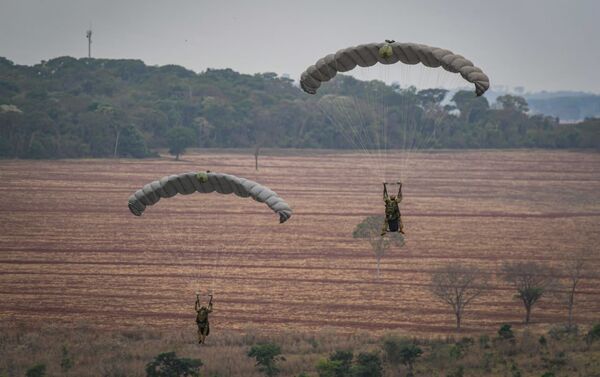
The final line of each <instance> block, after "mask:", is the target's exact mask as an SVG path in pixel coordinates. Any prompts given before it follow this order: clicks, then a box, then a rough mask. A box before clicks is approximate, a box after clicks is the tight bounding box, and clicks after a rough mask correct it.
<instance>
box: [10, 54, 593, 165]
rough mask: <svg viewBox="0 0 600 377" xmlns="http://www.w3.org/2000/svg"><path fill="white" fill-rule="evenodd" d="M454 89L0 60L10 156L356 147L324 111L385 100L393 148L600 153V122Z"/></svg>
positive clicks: (374, 129)
mask: <svg viewBox="0 0 600 377" xmlns="http://www.w3.org/2000/svg"><path fill="white" fill-rule="evenodd" d="M446 94H447V93H446V91H444V90H422V91H417V90H416V89H415V88H412V87H411V88H400V87H399V86H397V85H391V86H389V85H385V84H383V83H382V82H379V81H371V82H365V81H358V80H356V79H354V78H352V77H348V76H339V77H338V78H336V79H335V80H333V82H331V83H328V84H326V85H324V86H323V87H322V88H321V90H320V92H319V94H318V95H316V96H311V95H308V94H305V93H304V92H302V91H301V90H300V89H299V88H298V87H296V86H295V85H294V83H293V81H292V80H290V79H288V78H284V77H279V76H278V75H277V74H275V73H262V74H255V75H246V74H240V73H237V72H234V71H232V70H231V69H218V70H217V69H209V70H207V71H206V72H202V73H195V72H192V71H189V70H187V69H185V68H183V67H180V66H175V65H167V66H161V67H157V66H146V65H145V64H144V63H143V62H142V61H139V60H109V59H87V58H84V59H75V58H72V57H60V58H56V59H52V60H49V61H44V62H42V63H40V64H37V65H34V66H22V65H15V64H14V63H13V62H11V61H10V60H8V59H5V58H1V57H0V157H4V158H11V157H21V158H69V157H109V156H129V157H145V156H149V155H152V154H153V153H152V150H154V149H157V148H164V147H171V149H176V150H177V149H181V146H182V145H181V144H182V140H184V143H183V144H184V145H185V146H189V147H220V148H247V147H257V146H264V147H283V148H286V147H289V148H330V149H332V148H333V149H335V148H354V147H355V145H353V144H352V142H350V141H349V140H348V135H347V134H344V130H343V129H341V128H340V127H339V124H336V120H335V119H334V118H332V117H331V116H327V114H324V112H323V108H324V104H325V105H326V104H327V103H337V102H336V101H338V100H343V99H346V98H352V101H354V102H353V103H355V104H357V103H363V102H364V104H368V103H369V100H372V99H373V98H377V99H381V101H382V103H385V104H386V107H387V109H386V112H385V114H386V115H385V124H386V127H387V130H388V131H386V146H387V147H388V148H401V147H402V146H403V145H404V146H405V145H406V139H407V137H408V134H407V131H406V130H407V128H408V129H409V130H413V131H412V133H411V134H410V137H411V140H412V141H411V144H413V145H423V146H427V147H429V148H520V147H539V148H598V149H600V119H589V120H586V121H584V122H582V123H578V124H573V125H560V124H559V123H558V119H556V118H552V117H546V116H541V115H535V116H529V115H527V113H526V112H527V111H528V104H527V103H526V101H525V100H524V99H523V98H521V97H517V96H510V95H505V96H501V97H499V98H498V99H497V103H496V104H494V106H490V104H489V103H488V101H487V100H486V99H485V98H481V97H480V98H477V97H475V95H474V94H473V93H471V92H458V93H456V94H454V95H453V97H452V98H451V99H445V97H446ZM449 100H451V101H449ZM364 119H367V121H366V122H367V123H366V125H363V126H362V127H364V130H363V131H362V132H364V133H365V135H367V137H366V138H365V140H367V141H368V140H373V141H372V142H367V145H365V147H369V148H370V147H377V145H376V143H375V141H377V143H380V142H381V140H378V138H377V133H378V130H379V129H380V128H381V127H380V125H378V120H377V117H373V118H372V119H371V120H369V119H370V118H369V117H366V118H364ZM364 119H363V120H364ZM369 122H371V123H369ZM379 123H381V122H380V121H379ZM406 124H408V125H409V126H408V127H406ZM173 143H175V144H177V143H179V144H180V145H179V146H178V147H176V148H173V146H172V144H173Z"/></svg>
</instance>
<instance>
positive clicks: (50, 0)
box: [0, 0, 600, 93]
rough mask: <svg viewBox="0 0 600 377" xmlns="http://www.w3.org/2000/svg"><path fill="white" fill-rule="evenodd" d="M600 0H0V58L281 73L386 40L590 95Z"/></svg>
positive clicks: (595, 84)
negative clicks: (131, 61) (128, 61)
mask: <svg viewBox="0 0 600 377" xmlns="http://www.w3.org/2000/svg"><path fill="white" fill-rule="evenodd" d="M599 16H600V0H493V1H491V0H388V1H386V0H363V1H354V0H338V1H331V0H295V1H286V0H210V1H205V0H169V1H166V0H165V1H152V0H119V1H117V0H102V1H101V0H0V56H4V57H7V58H8V59H10V60H12V61H14V62H15V63H18V64H28V65H30V64H35V63H38V62H39V61H41V60H47V59H50V58H53V57H57V56H63V55H70V56H75V57H83V56H86V55H87V41H86V39H85V31H86V30H87V29H88V28H89V27H90V24H91V26H92V29H93V44H92V55H93V57H98V58H135V59H141V60H143V61H144V62H146V64H151V65H163V64H179V65H182V66H184V67H186V68H189V69H192V70H194V71H197V72H200V71H203V70H205V69H206V68H232V69H234V70H236V71H240V72H244V73H256V72H277V73H279V74H282V73H287V74H289V75H290V76H291V77H292V78H294V79H297V78H298V77H299V76H300V73H301V72H302V71H303V70H304V69H305V68H306V67H307V66H308V65H310V64H312V63H314V62H315V61H316V60H317V59H318V58H320V57H322V56H324V55H326V54H328V53H330V52H335V51H337V50H339V49H341V48H344V47H348V46H352V45H357V44H360V43H368V42H378V41H382V40H384V39H395V40H396V41H399V42H418V43H423V44H428V45H432V46H438V47H444V48H447V49H449V50H452V51H454V52H456V53H460V54H462V55H464V56H466V57H468V58H470V59H471V60H472V61H473V62H475V64H476V65H478V66H480V67H481V68H482V69H483V70H484V71H485V72H486V73H487V74H488V75H489V76H490V79H491V82H492V87H493V86H494V85H500V84H501V85H508V86H524V87H525V88H527V89H528V90H536V91H537V90H544V89H545V90H583V91H590V92H597V93H600V74H599V72H600V71H599V69H598V66H599V64H600V63H599V62H600V39H599V38H600V19H599Z"/></svg>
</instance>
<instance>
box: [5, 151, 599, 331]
mask: <svg viewBox="0 0 600 377" xmlns="http://www.w3.org/2000/svg"><path fill="white" fill-rule="evenodd" d="M183 158H184V159H185V161H182V162H175V161H172V160H171V159H169V158H164V159H150V160H142V161H138V160H66V161H0V179H1V180H2V186H1V187H0V190H1V193H2V194H1V195H0V322H2V325H7V324H9V325H10V323H17V322H19V323H28V324H32V325H35V324H41V323H49V322H50V323H57V324H66V325H70V324H78V325H80V324H81V323H86V324H87V325H88V326H92V327H100V328H106V327H129V326H139V325H147V326H153V327H178V328H187V327H189V328H190V329H193V328H194V326H195V323H194V314H195V313H194V312H193V310H192V309H193V304H194V292H195V291H197V290H202V291H204V292H206V290H208V289H213V291H214V294H215V309H216V310H215V313H214V316H213V322H212V331H218V329H245V328H248V327H253V328H257V327H261V326H264V327H265V328H266V326H268V328H269V329H274V330H281V329H287V330H295V329H298V330H323V329H325V328H330V329H331V330H333V331H343V332H345V331H353V330H354V329H360V330H378V331H380V330H381V331H384V330H392V331H406V332H410V333H424V334H427V333H443V332H446V331H450V330H451V329H452V327H453V317H452V315H451V314H450V312H449V310H448V309H447V308H446V307H445V306H443V305H442V304H438V303H437V302H435V301H433V300H432V298H431V295H430V294H429V293H428V291H427V285H428V284H429V279H430V275H429V272H430V271H431V270H432V269H434V268H436V267H438V266H440V265H442V264H445V263H449V262H453V263H461V264H468V265H476V266H478V267H479V268H481V269H482V270H484V271H486V272H489V274H490V275H494V274H495V272H497V271H499V270H500V266H501V265H502V263H503V262H504V261H516V260H534V261H540V262H547V263H550V264H552V265H554V266H555V267H557V268H558V267H560V266H561V264H562V263H564V261H566V260H568V259H569V258H570V257H571V256H572V255H573V254H574V253H576V252H578V251H579V250H582V249H583V250H586V251H587V252H588V254H589V259H588V262H589V265H590V266H593V268H595V269H596V270H598V269H600V246H599V245H600V154H598V153H591V152H590V153H586V152H565V151H560V152H554V151H470V152H439V153H423V154H418V155H415V156H413V157H412V158H411V160H410V169H409V170H408V171H406V172H405V173H404V174H403V176H404V177H405V178H404V181H405V189H404V197H405V200H404V202H403V204H404V205H403V207H402V209H403V216H404V217H403V218H404V222H405V227H406V231H407V234H408V237H407V244H406V246H405V247H404V248H402V249H396V250H392V251H391V252H390V253H388V255H386V256H385V257H384V259H383V264H382V275H381V277H380V278H377V277H376V275H375V269H374V268H375V259H374V256H373V255H372V252H371V251H370V248H369V246H368V244H367V243H366V242H364V241H359V240H355V239H353V238H352V235H351V234H352V230H353V228H354V226H355V225H356V224H357V223H359V222H360V221H361V220H362V219H363V218H364V217H365V216H369V215H374V214H381V213H382V212H383V205H382V202H381V193H380V191H381V187H380V186H381V183H380V182H379V181H378V180H376V179H374V178H373V177H372V176H371V175H370V174H369V173H368V172H369V165H368V163H367V161H366V160H365V158H364V155H363V154H361V153H356V154H339V153H336V154H326V153H324V152H322V153H321V152H303V153H300V152H294V154H293V155H292V154H289V155H287V156H286V155H285V153H277V154H272V155H270V156H269V155H267V156H265V157H263V158H262V159H261V169H260V171H258V172H255V171H254V169H253V165H254V161H253V157H252V156H251V155H250V154H246V155H244V154H233V153H205V154H192V155H185V156H184V157H183ZM395 159H396V160H398V161H400V159H401V156H392V157H390V158H389V160H388V162H389V163H392V166H393V162H394V160H395ZM204 169H210V170H212V171H218V172H226V173H231V174H236V175H240V176H244V177H247V178H249V179H255V180H258V181H260V182H261V183H263V184H266V185H268V186H270V187H271V188H272V189H273V190H275V191H277V192H278V193H279V194H280V195H281V196H282V197H283V198H285V199H286V200H287V201H288V202H289V203H290V204H291V205H292V207H293V208H294V210H295V213H294V216H293V217H292V218H291V220H290V221H288V222H287V223H286V224H283V225H280V224H278V221H277V216H276V215H274V214H273V213H271V212H270V211H269V210H268V208H267V207H266V206H264V205H262V204H259V203H256V202H253V201H251V200H248V199H240V198H238V197H234V196H224V195H218V194H209V195H202V194H196V195H190V196H179V197H175V198H172V199H168V200H164V201H161V202H160V203H158V204H157V205H155V206H153V207H150V208H148V209H147V210H146V212H145V213H144V215H143V216H142V217H139V218H138V217H135V216H133V215H132V214H131V213H130V212H129V210H128V209H127V198H128V196H129V195H130V194H131V193H132V192H133V191H135V190H136V189H138V188H140V187H141V186H142V185H143V184H145V183H148V182H150V181H152V180H154V179H157V178H160V177H162V176H164V175H169V174H174V173H181V172H186V171H195V170H204ZM513 295H514V292H513V291H512V290H511V289H510V288H509V287H508V286H506V285H505V284H504V283H503V282H502V281H501V280H498V279H494V287H493V288H492V289H491V290H490V291H489V292H488V293H486V294H485V295H484V296H483V297H482V298H481V299H480V300H479V301H477V302H475V303H474V304H473V305H472V306H471V307H470V309H469V310H467V312H466V317H465V319H464V320H463V324H464V327H465V329H466V330H467V331H481V330H489V329H492V328H494V329H495V328H497V326H498V325H499V324H500V323H504V322H509V323H519V322H520V321H521V320H522V314H523V313H522V308H521V306H520V304H519V303H518V302H517V301H516V300H514V299H513ZM597 313H600V280H598V279H584V281H583V282H582V285H581V294H579V295H578V296H577V304H576V309H575V317H576V320H577V321H579V322H585V323H590V322H592V321H593V320H598V318H599V317H598V314H597ZM565 316H566V310H565V309H564V307H563V306H560V305H559V302H558V301H557V300H554V299H552V300H551V299H548V300H546V301H542V302H541V303H540V304H539V305H538V306H537V307H536V308H534V312H533V321H534V322H535V323H537V324H539V325H544V324H547V323H557V322H561V321H563V320H564V319H565Z"/></svg>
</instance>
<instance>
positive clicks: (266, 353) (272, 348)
mask: <svg viewBox="0 0 600 377" xmlns="http://www.w3.org/2000/svg"><path fill="white" fill-rule="evenodd" d="M248 357H252V358H254V359H256V366H257V367H258V370H260V371H261V372H263V373H264V374H265V375H266V376H267V377H272V376H276V375H277V374H279V368H278V367H277V362H278V361H280V360H283V361H285V358H284V357H283V356H281V347H279V346H278V345H277V344H274V343H263V344H257V345H255V346H252V348H250V351H248Z"/></svg>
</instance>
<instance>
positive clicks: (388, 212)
mask: <svg viewBox="0 0 600 377" xmlns="http://www.w3.org/2000/svg"><path fill="white" fill-rule="evenodd" d="M396 184H398V195H397V196H395V195H389V196H388V192H387V182H383V201H384V202H385V220H384V221H383V228H382V229H381V235H382V236H385V234H386V233H387V232H388V231H389V232H398V233H401V234H402V235H404V225H402V216H401V215H400V207H398V204H400V202H401V201H402V183H401V182H396Z"/></svg>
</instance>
